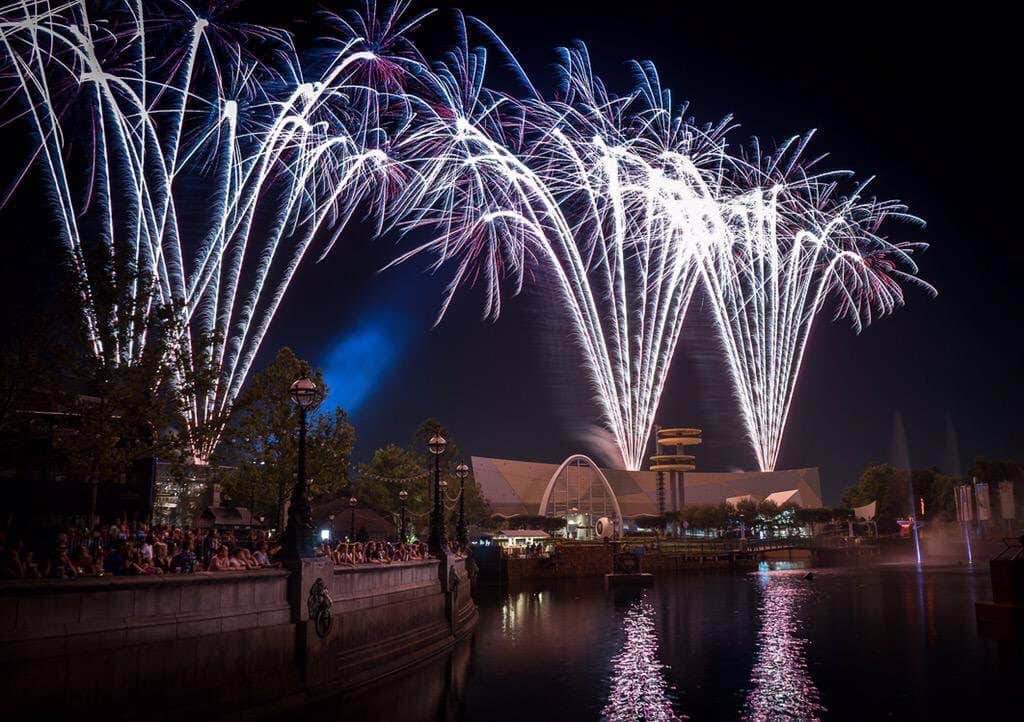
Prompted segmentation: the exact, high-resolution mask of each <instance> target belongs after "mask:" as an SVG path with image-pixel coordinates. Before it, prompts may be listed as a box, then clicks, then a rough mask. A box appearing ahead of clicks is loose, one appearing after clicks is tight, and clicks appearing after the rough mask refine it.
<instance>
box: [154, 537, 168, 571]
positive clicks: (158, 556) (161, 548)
mask: <svg viewBox="0 0 1024 722" xmlns="http://www.w3.org/2000/svg"><path fill="white" fill-rule="evenodd" d="M153 566H154V567H156V568H157V569H159V570H160V573H161V574H170V572H171V557H170V556H169V555H168V547H167V545H166V544H164V543H162V542H161V543H159V544H154V545H153Z"/></svg>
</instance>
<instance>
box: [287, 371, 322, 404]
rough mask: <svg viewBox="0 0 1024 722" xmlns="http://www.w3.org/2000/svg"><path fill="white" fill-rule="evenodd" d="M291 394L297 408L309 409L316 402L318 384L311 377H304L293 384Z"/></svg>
mask: <svg viewBox="0 0 1024 722" xmlns="http://www.w3.org/2000/svg"><path fill="white" fill-rule="evenodd" d="M289 394H290V395H291V397H292V401H294V402H295V405H296V406H298V407H299V408H300V409H307V408H309V407H310V406H311V405H312V404H313V402H314V401H316V383H315V382H314V381H313V379H311V378H309V377H303V378H301V379H299V380H298V381H296V382H295V383H293V384H292V388H291V391H290V392H289Z"/></svg>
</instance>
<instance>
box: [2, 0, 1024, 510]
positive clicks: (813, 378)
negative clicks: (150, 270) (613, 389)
mask: <svg viewBox="0 0 1024 722" xmlns="http://www.w3.org/2000/svg"><path fill="white" fill-rule="evenodd" d="M247 5H249V6H250V7H251V9H252V12H254V13H255V12H256V10H257V8H255V7H252V6H253V5H255V3H243V4H242V9H243V11H245V10H246V6H247ZM275 5H276V8H277V9H275V10H274V11H273V12H274V13H275V14H277V15H278V16H279V17H280V13H281V12H289V13H291V14H293V15H294V17H295V18H296V19H300V18H301V16H302V15H303V14H304V13H305V12H306V9H307V8H308V7H310V6H309V5H308V4H304V3H303V2H290V3H275ZM329 5H331V4H330V3H329ZM349 5H350V4H346V3H336V4H334V5H333V6H335V7H347V6H349ZM422 5H423V6H427V5H425V4H422ZM605 5H606V4H604V3H597V2H591V3H571V2H551V1H550V0H548V1H547V2H534V1H533V0H517V1H516V2H507V3H505V2H503V3H495V2H467V3H461V4H460V5H459V6H460V7H462V8H464V9H465V10H466V11H467V13H469V14H472V15H476V16H478V17H480V18H482V19H484V20H485V21H487V22H488V23H489V24H490V26H491V27H492V28H493V29H494V30H496V31H497V32H498V33H499V35H501V36H502V38H503V39H504V40H505V41H506V43H507V44H508V45H509V46H510V47H511V48H512V49H513V50H514V51H515V52H516V53H517V55H518V56H519V59H520V60H521V61H522V62H523V64H524V65H525V66H526V67H527V69H528V70H529V71H530V74H531V76H532V77H533V78H534V80H535V82H536V83H537V84H538V85H539V86H541V87H548V85H549V81H550V78H551V77H552V68H551V65H552V63H553V62H554V53H553V49H554V48H555V47H556V46H557V45H560V44H564V43H567V42H570V41H572V40H574V39H582V40H584V41H586V42H587V43H588V44H589V46H590V49H591V55H592V58H593V60H594V64H595V69H596V70H597V71H598V72H599V73H600V74H602V75H604V76H605V77H607V78H608V79H609V84H610V85H611V86H612V87H616V88H619V89H621V90H623V91H624V90H626V87H627V86H626V85H625V81H626V80H627V76H626V72H625V69H624V62H625V61H626V60H627V59H630V58H638V59H652V60H654V61H655V62H656V63H657V64H658V67H659V69H660V72H661V77H662V82H663V83H664V84H665V85H666V86H670V87H672V88H673V91H674V97H675V98H677V99H680V100H681V99H684V98H685V99H688V100H690V101H691V111H692V112H693V113H694V114H695V115H696V116H697V117H698V118H700V119H705V120H712V119H717V118H719V117H721V116H723V115H725V114H727V113H734V114H735V116H736V118H737V120H738V121H739V122H740V124H741V127H740V129H739V130H738V131H736V133H735V135H734V138H735V139H736V140H740V139H743V138H745V137H746V136H748V135H751V134H755V133H756V134H757V135H759V136H761V137H762V138H765V139H782V138H785V137H787V136H788V135H791V134H793V133H795V132H800V131H804V130H806V129H809V128H817V129H818V136H817V140H816V143H817V145H816V147H817V149H818V150H819V151H829V152H830V153H831V154H832V162H833V164H834V165H835V166H837V167H847V168H851V169H854V170H856V171H857V172H858V173H859V174H860V175H861V176H870V175H875V176H877V180H876V181H875V184H874V186H873V187H874V189H875V191H876V192H877V193H878V194H879V195H880V196H882V197H896V198H900V199H902V200H904V201H906V202H907V203H909V205H910V206H911V209H912V210H913V211H915V212H916V213H917V214H918V215H920V216H922V217H924V218H925V219H926V220H927V221H928V226H927V228H926V229H925V230H924V231H921V232H910V229H906V232H905V233H904V235H903V236H901V238H903V239H905V240H910V239H912V238H915V239H920V240H925V241H927V242H928V243H930V244H931V248H930V250H929V251H928V252H927V253H925V254H924V256H923V257H921V258H920V263H921V270H922V275H923V276H924V277H925V278H926V279H927V280H929V281H930V282H931V283H933V284H934V285H935V286H937V287H938V289H939V297H938V298H937V299H935V300H930V299H929V298H928V297H927V296H926V295H925V294H923V293H921V292H918V291H915V290H910V291H909V293H908V303H907V306H906V307H905V308H903V309H901V310H899V311H898V312H897V313H896V314H895V315H894V316H892V317H888V318H884V319H882V320H880V321H879V322H877V323H876V324H875V325H873V326H871V327H869V328H868V329H866V330H865V331H864V332H863V333H861V334H860V335H859V336H857V335H855V334H854V333H853V331H852V330H850V329H849V328H848V326H847V325H846V324H845V323H832V322H831V321H830V315H829V314H828V312H827V311H826V313H824V314H822V315H820V316H819V318H818V321H817V324H816V326H815V328H814V330H813V331H812V334H811V338H810V343H809V348H808V353H807V356H806V360H805V364H804V370H803V374H802V376H801V378H800V381H799V384H798V386H797V391H796V395H795V399H794V402H793V408H792V411H791V414H790V419H789V423H788V427H787V433H786V438H785V441H784V443H783V448H782V456H781V459H780V463H779V466H780V467H781V468H788V467H799V466H811V465H817V466H819V467H820V468H821V472H822V480H823V486H824V490H825V496H826V501H827V502H836V501H837V500H838V496H839V493H840V492H841V490H842V489H843V488H844V487H845V486H847V485H848V484H850V483H852V482H853V481H854V480H855V478H856V475H857V473H858V472H859V471H860V470H861V469H862V468H863V467H864V466H865V465H866V464H868V463H872V462H879V461H897V462H900V463H906V462H905V461H904V460H902V459H896V458H894V456H893V454H894V452H893V449H894V448H903V447H904V444H903V442H902V440H899V439H896V438H895V433H894V427H895V418H896V416H897V415H900V416H901V418H902V424H903V426H904V427H905V429H906V435H907V439H906V444H905V447H906V448H907V449H909V457H910V459H909V461H910V463H911V464H913V465H914V466H923V465H933V464H934V465H938V466H940V467H942V468H943V469H944V470H947V471H964V470H965V469H966V467H968V466H969V465H970V462H971V460H972V459H973V458H974V457H975V456H976V455H985V456H988V457H995V458H1002V457H1017V458H1024V434H1022V424H1021V422H1020V417H1021V413H1022V410H1024V408H1022V407H1024V404H1022V402H1024V391H1022V387H1021V384H1020V376H1021V372H1022V370H1024V364H1022V352H1021V345H1020V343H1019V342H1018V334H1019V333H1020V329H1021V322H1022V320H1024V318H1022V316H1024V314H1022V307H1021V303H1020V301H1019V281H1018V277H1019V269H1020V268H1021V262H1022V260H1024V258H1022V256H1024V251H1022V250H1021V244H1020V241H1019V239H1018V236H1017V227H1016V223H1015V221H1016V217H1017V215H1019V213H1020V205H1019V201H1018V199H1017V198H1016V193H1017V188H1018V186H1019V181H1018V180H1017V179H1016V178H1015V173H1016V169H1017V168H1018V166H1019V160H1020V158H1019V156H1020V151H1019V146H1018V140H1017V133H1016V128H1015V127H1011V125H1012V124H1014V115H1015V113H1014V111H1012V107H1013V106H1015V105H1016V99H1015V95H1016V93H1015V89H1016V87H1017V86H1018V85H1019V83H1018V82H1017V79H1016V78H1014V77H1011V53H1012V51H1013V45H1011V43H1012V42H1016V40H1015V39H1014V38H1012V37H1011V28H1013V27H1015V25H1014V23H1011V22H1010V21H1009V19H1008V18H1006V17H1003V18H1000V17H998V16H997V15H992V14H987V13H983V12H982V11H981V10H978V11H977V12H976V14H975V15H974V16H972V15H971V14H970V12H971V11H970V9H967V10H965V9H963V8H961V10H960V11H958V14H956V15H952V14H950V15H944V14H942V11H939V10H938V7H939V6H937V5H933V6H932V8H933V9H932V10H931V11H929V12H928V13H926V14H925V13H922V14H918V13H912V12H910V11H904V10H902V9H899V8H897V7H896V4H895V3H890V4H887V5H881V6H878V7H870V6H866V5H863V4H858V5H856V6H848V5H847V6H836V5H827V4H818V5H816V6H815V9H812V10H804V11H798V10H791V9H788V8H783V7H782V6H776V5H769V4H761V5H759V6H758V7H759V9H749V8H743V7H738V6H736V7H732V6H730V5H728V4H723V3H704V4H703V5H702V6H699V5H698V4H697V3H671V4H666V5H665V6H664V7H661V6H658V5H654V4H650V3H645V2H641V1H640V0H634V1H632V2H627V3H622V4H621V6H620V7H619V8H617V9H602V8H603V7H604V6H605ZM282 6H283V7H286V8H288V10H287V11H282V10H280V8H281V7H282ZM449 32H450V31H449V22H448V16H447V15H446V14H445V13H444V12H442V13H441V14H440V16H439V17H436V18H434V19H432V20H431V21H429V22H428V23H427V24H425V25H424V27H423V29H422V30H421V32H420V35H419V36H418V37H420V38H423V40H424V43H425V44H431V45H432V44H435V43H441V42H443V41H444V38H445V37H447V36H448V33H449ZM4 137H5V138H6V137H9V134H5V136H4ZM1011 194H1014V195H1013V197H1011ZM5 217H6V220H5ZM11 218H12V215H11V214H10V213H9V212H4V213H2V214H0V223H3V224H4V226H3V227H4V228H5V231H6V232H5V236H6V235H10V234H11V233H12V220H11ZM36 242H39V243H43V242H46V239H44V238H37V239H36ZM395 242H396V240H395V239H394V238H385V239H381V240H377V241H370V240H368V239H367V235H366V234H365V233H362V232H360V231H359V230H358V229H355V230H353V231H352V232H351V233H349V234H347V235H346V237H345V240H344V241H343V242H342V243H341V244H339V247H338V248H337V249H336V250H335V251H334V252H333V254H332V255H331V256H330V257H328V259H326V260H325V261H324V262H322V263H320V264H317V265H313V264H309V265H308V266H306V267H304V268H303V269H302V270H301V271H300V273H299V275H298V277H297V279H296V281H295V282H294V283H293V286H292V288H291V290H290V291H289V294H288V296H287V297H286V299H285V302H284V304H283V305H282V307H281V309H280V310H279V313H278V315H277V318H276V319H275V321H274V324H273V325H272V327H271V331H270V333H269V335H268V337H267V340H266V342H265V344H264V350H263V352H262V353H261V356H260V359H261V362H265V360H266V359H267V358H268V357H269V356H271V355H272V354H273V352H274V351H275V350H276V349H277V348H278V347H280V346H282V345H289V346H292V347H293V348H295V349H296V351H297V352H299V353H300V354H301V355H304V356H306V357H308V358H310V359H311V360H313V361H314V362H315V363H317V364H319V365H321V366H323V367H324V368H325V371H326V372H327V374H328V377H329V379H330V381H331V383H332V386H333V387H334V392H335V393H334V400H336V401H337V402H339V403H344V404H346V405H347V406H349V407H350V409H351V414H352V417H353V420H354V422H355V425H356V428H357V433H358V436H359V442H358V449H357V456H358V457H359V458H360V459H362V458H365V457H367V456H369V455H370V454H371V453H372V450H373V449H374V448H375V447H377V446H379V445H382V444H383V443H386V442H387V441H391V440H394V441H398V442H401V443H405V442H407V441H408V440H409V439H410V438H411V436H412V433H413V431H414V429H415V427H416V425H417V424H418V422H419V421H420V420H422V419H423V418H425V417H427V416H436V417H439V418H441V419H442V420H443V421H444V422H445V423H446V424H447V425H448V426H449V427H450V429H451V431H452V433H453V435H454V436H456V437H457V439H458V441H459V444H460V447H461V448H462V449H464V450H465V451H466V452H467V453H471V454H477V455H485V456H499V457H508V458H517V459H536V460H543V461H550V462H556V461H560V460H561V459H562V458H564V457H565V456H567V455H568V454H570V453H572V452H576V451H581V450H582V451H591V450H592V449H589V448H587V447H586V442H585V440H584V439H583V437H581V435H580V434H579V429H580V428H582V427H585V426H586V425H587V424H589V423H592V422H593V421H594V413H595V411H594V408H593V406H592V404H590V403H589V402H588V399H587V394H586V389H585V386H584V381H583V378H582V375H581V372H580V370H579V360H578V358H577V357H576V356H575V349H574V347H573V345H572V342H571V340H570V339H569V338H568V337H567V336H564V335H562V334H560V333H558V332H557V330H555V331H553V330H552V328H551V326H552V318H551V313H550V310H549V307H548V306H546V305H545V298H544V296H543V292H542V291H532V292H530V293H527V294H525V295H524V296H521V297H519V298H516V299H511V300H510V302H509V303H508V304H507V305H506V313H505V314H504V315H503V316H502V318H501V319H500V320H499V321H498V322H497V323H493V324H492V323H487V322H481V321H480V304H479V298H478V297H477V296H476V295H474V294H473V293H469V294H466V295H464V296H463V297H462V298H461V301H460V302H459V303H458V304H457V305H456V306H455V307H454V309H453V310H452V311H451V312H450V314H449V315H448V317H447V318H446V319H445V321H444V322H443V323H442V325H441V326H439V327H437V328H431V324H432V322H433V316H434V313H435V312H436V310H437V308H438V305H439V303H440V292H441V288H442V286H443V284H444V282H445V281H446V276H444V275H443V273H442V275H441V276H439V277H430V276H427V275H425V274H424V273H423V263H417V262H413V263H412V264H409V265H407V266H405V267H402V268H399V269H397V270H391V271H387V272H384V273H382V274H377V273H376V271H377V269H378V268H380V267H381V266H382V265H383V264H384V263H386V261H387V260H388V259H389V258H390V257H392V255H393V254H394V252H395V250H396V249H395V245H394V244H395ZM690 319H691V321H692V322H691V323H690V325H689V328H688V329H687V330H686V332H685V333H684V337H683V341H682V343H681V344H680V348H679V350H678V352H677V357H676V359H675V361H674V365H673V368H672V371H671V373H670V377H669V382H668V384H667V388H666V390H665V394H664V396H663V400H662V405H661V411H660V413H659V422H661V423H663V424H672V425H693V426H702V427H703V428H704V430H705V444H704V445H703V446H702V447H700V448H699V450H698V454H699V456H698V462H697V463H698V465H699V468H701V469H707V470H720V469H721V470H724V469H739V468H745V469H749V468H752V467H753V463H754V462H753V459H752V456H751V455H750V453H749V452H748V451H747V448H746V445H745V442H744V438H743V430H742V427H741V424H740V421H739V419H738V416H737V412H736V408H735V404H734V402H733V400H732V396H731V389H730V382H729V380H728V378H727V376H726V375H725V374H724V371H723V369H721V368H720V365H719V361H718V359H717V351H716V349H717V347H716V342H715V340H714V335H713V330H712V328H711V326H710V324H709V321H708V317H707V315H706V314H705V313H704V310H703V306H702V304H701V302H700V299H699V298H698V299H696V300H695V302H694V306H693V308H692V310H691V316H690ZM555 325H557V324H555ZM900 455H901V456H902V455H903V454H902V453H901V454H900ZM955 466H959V467H960V468H959V469H955V468H954V467H955Z"/></svg>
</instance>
